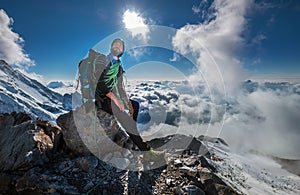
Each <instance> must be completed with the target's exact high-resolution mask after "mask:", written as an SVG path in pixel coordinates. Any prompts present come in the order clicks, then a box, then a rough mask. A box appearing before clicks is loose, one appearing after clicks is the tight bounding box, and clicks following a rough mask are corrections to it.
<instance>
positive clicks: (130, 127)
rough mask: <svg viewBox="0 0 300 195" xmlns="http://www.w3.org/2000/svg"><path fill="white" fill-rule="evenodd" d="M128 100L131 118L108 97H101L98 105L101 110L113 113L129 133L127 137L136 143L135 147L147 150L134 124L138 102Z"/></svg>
mask: <svg viewBox="0 0 300 195" xmlns="http://www.w3.org/2000/svg"><path fill="white" fill-rule="evenodd" d="M98 101H99V100H98ZM130 101H131V104H132V106H133V109H134V113H133V118H131V117H130V116H129V115H128V114H127V113H126V112H122V111H121V110H120V109H119V107H118V106H117V105H116V104H115V103H114V102H113V101H111V100H110V99H109V98H106V97H105V98H103V99H101V100H100V103H101V106H100V107H101V109H102V110H104V111H106V112H107V113H109V114H111V115H114V116H115V117H116V118H117V121H118V122H119V123H120V124H121V125H122V127H123V128H124V129H125V131H126V133H127V134H128V135H129V137H130V138H131V139H132V141H133V142H134V143H135V145H137V147H138V148H139V149H140V150H141V151H147V150H149V147H148V145H147V144H146V143H145V142H144V141H143V139H142V137H141V136H140V133H139V131H138V129H137V126H136V121H137V117H138V111H139V103H138V102H136V101H134V100H130Z"/></svg>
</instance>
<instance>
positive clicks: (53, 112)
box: [0, 60, 72, 121]
mask: <svg viewBox="0 0 300 195" xmlns="http://www.w3.org/2000/svg"><path fill="white" fill-rule="evenodd" d="M71 100H72V99H71V96H70V95H65V96H63V95H61V94H59V93H56V92H54V91H52V90H50V89H49V88H48V87H46V86H44V85H43V84H41V83H39V82H38V81H36V80H33V79H31V78H28V77H27V76H25V75H24V74H22V73H21V72H20V71H18V70H14V69H13V68H12V67H10V66H9V65H8V64H7V63H6V62H5V61H3V60H0V113H10V112H25V113H28V114H29V115H30V116H31V117H32V118H33V119H34V118H36V117H41V118H43V119H44V120H49V121H54V120H55V119H56V118H57V117H58V116H59V115H60V114H62V113H64V112H66V111H68V110H70V109H71V106H72V105H71Z"/></svg>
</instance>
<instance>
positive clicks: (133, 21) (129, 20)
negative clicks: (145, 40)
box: [123, 10, 146, 29]
mask: <svg viewBox="0 0 300 195" xmlns="http://www.w3.org/2000/svg"><path fill="white" fill-rule="evenodd" d="M123 23H124V24H125V28H126V29H133V28H138V27H146V24H145V22H144V18H142V17H141V16H139V14H138V13H136V12H133V11H130V10H126V11H125V12H124V14H123Z"/></svg>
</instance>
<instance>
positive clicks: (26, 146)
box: [0, 114, 57, 171]
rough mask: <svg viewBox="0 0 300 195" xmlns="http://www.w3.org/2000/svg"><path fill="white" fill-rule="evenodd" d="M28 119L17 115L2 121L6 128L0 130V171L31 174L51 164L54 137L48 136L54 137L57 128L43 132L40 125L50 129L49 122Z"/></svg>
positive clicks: (0, 121) (0, 119)
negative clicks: (32, 169) (27, 172)
mask: <svg viewBox="0 0 300 195" xmlns="http://www.w3.org/2000/svg"><path fill="white" fill-rule="evenodd" d="M15 117H17V118H15ZM27 119H28V118H27V117H26V115H18V114H15V115H14V116H12V115H5V116H3V115H2V117H0V123H1V124H4V126H3V127H2V126H1V127H0V135H1V136H0V148H1V150H0V171H9V170H11V171H13V170H28V169H30V168H31V167H33V166H36V165H43V164H44V163H47V162H49V157H50V156H49V155H50V154H51V150H52V148H53V141H54V137H52V136H49V135H47V134H46V133H45V132H48V131H49V133H51V135H52V134H53V135H55V134H56V133H57V128H54V127H53V126H51V125H50V124H48V127H47V128H48V129H42V128H41V127H40V126H38V124H45V126H47V125H46V123H47V122H44V121H39V122H33V121H32V120H27ZM24 121H25V122H24ZM52 130H53V131H52Z"/></svg>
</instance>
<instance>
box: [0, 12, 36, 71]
mask: <svg viewBox="0 0 300 195" xmlns="http://www.w3.org/2000/svg"><path fill="white" fill-rule="evenodd" d="M12 24H13V19H12V18H9V17H8V15H7V14H6V12H5V11H4V10H3V9H0V35H1V36H0V59H3V60H5V61H6V62H7V63H8V64H12V65H16V66H18V67H21V68H25V69H26V68H28V67H29V66H33V65H34V61H33V60H31V59H30V58H29V55H28V54H26V53H25V51H24V49H23V44H24V40H23V38H22V37H20V35H19V34H17V33H15V32H13V30H12V28H11V25H12Z"/></svg>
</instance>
